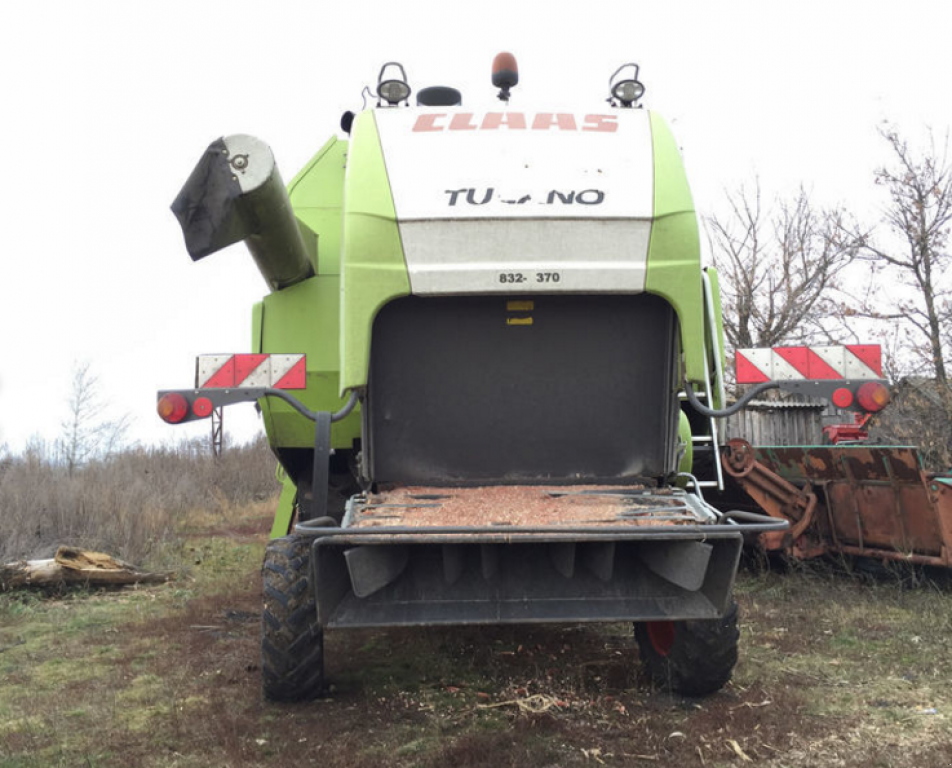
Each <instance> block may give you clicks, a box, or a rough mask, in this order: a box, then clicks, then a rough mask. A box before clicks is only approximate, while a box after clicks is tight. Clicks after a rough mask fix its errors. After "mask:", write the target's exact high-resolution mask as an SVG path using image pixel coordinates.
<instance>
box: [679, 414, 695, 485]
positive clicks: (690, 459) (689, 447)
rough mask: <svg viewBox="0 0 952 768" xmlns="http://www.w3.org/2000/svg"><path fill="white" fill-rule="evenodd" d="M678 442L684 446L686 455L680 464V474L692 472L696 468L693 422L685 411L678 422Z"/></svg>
mask: <svg viewBox="0 0 952 768" xmlns="http://www.w3.org/2000/svg"><path fill="white" fill-rule="evenodd" d="M678 441H679V442H680V443H682V444H683V445H684V455H683V456H682V457H681V463H680V464H678V472H690V471H691V468H692V467H693V466H694V442H693V441H692V440H691V422H690V421H689V420H688V417H687V414H686V413H685V412H684V411H681V413H680V421H678Z"/></svg>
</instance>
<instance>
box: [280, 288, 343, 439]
mask: <svg viewBox="0 0 952 768" xmlns="http://www.w3.org/2000/svg"><path fill="white" fill-rule="evenodd" d="M261 304H262V310H261V311H262V317H263V320H264V322H263V324H262V331H261V351H262V352H270V353H296V352H303V353H304V354H305V355H307V389H306V390H300V391H295V392H294V393H293V394H294V396H295V397H297V398H298V399H299V400H300V401H301V402H302V403H304V404H305V405H306V406H307V407H308V408H310V409H311V410H314V411H336V410H338V409H340V407H341V406H342V405H343V404H344V399H343V398H342V397H341V395H340V377H339V375H338V365H339V360H340V357H339V351H338V350H339V347H338V333H337V329H338V323H339V317H340V279H339V278H338V277H337V276H336V275H318V276H316V277H312V278H310V279H308V280H305V281H303V282H301V283H298V284H297V285H294V286H292V287H290V288H286V289H284V290H283V291H278V292H276V293H271V294H269V295H268V296H265V298H264V300H263V301H262V303H261ZM261 409H262V415H263V417H264V423H265V430H266V431H267V433H268V438H269V440H270V441H271V444H272V445H279V446H281V447H282V448H310V447H313V444H314V424H313V423H312V422H311V421H310V420H309V419H306V418H304V417H303V416H301V415H300V414H298V413H297V412H295V411H294V410H293V409H292V408H291V406H289V405H287V404H286V403H283V402H281V401H280V400H272V399H268V400H266V401H263V402H262V403H261ZM359 436H360V418H359V416H358V415H357V413H354V414H351V415H350V416H349V417H348V418H346V419H344V420H343V421H341V422H338V423H336V424H334V426H333V427H332V428H331V445H332V446H333V447H335V448H350V447H351V445H352V444H353V441H354V440H355V439H357V438H358V437H359Z"/></svg>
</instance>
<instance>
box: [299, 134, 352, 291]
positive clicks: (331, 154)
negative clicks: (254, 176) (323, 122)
mask: <svg viewBox="0 0 952 768" xmlns="http://www.w3.org/2000/svg"><path fill="white" fill-rule="evenodd" d="M347 147H348V142H346V141H340V140H338V139H337V138H331V139H330V140H329V141H328V142H327V143H326V144H325V145H324V146H323V147H321V149H320V150H318V152H317V154H316V155H314V157H313V158H311V160H310V162H308V164H307V165H306V166H304V168H303V169H301V171H300V172H299V173H298V174H297V176H295V177H294V179H292V181H291V183H290V184H289V185H288V196H289V197H290V199H291V205H292V206H293V207H294V213H295V214H296V215H297V217H298V220H299V221H301V222H302V223H303V224H304V225H305V227H306V228H307V229H308V230H309V231H311V232H312V233H313V235H314V237H312V238H310V239H309V238H307V237H305V242H308V244H309V245H312V244H313V243H314V242H316V246H317V260H316V265H315V266H316V270H317V273H318V274H321V275H336V274H339V272H340V240H341V211H342V209H343V205H344V172H345V166H346V163H347ZM309 240H310V242H309Z"/></svg>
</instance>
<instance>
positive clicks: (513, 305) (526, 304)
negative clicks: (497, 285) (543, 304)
mask: <svg viewBox="0 0 952 768" xmlns="http://www.w3.org/2000/svg"><path fill="white" fill-rule="evenodd" d="M506 309H507V310H508V311H509V312H531V311H532V310H533V309H535V302H534V301H527V300H525V299H523V300H522V301H507V302H506Z"/></svg>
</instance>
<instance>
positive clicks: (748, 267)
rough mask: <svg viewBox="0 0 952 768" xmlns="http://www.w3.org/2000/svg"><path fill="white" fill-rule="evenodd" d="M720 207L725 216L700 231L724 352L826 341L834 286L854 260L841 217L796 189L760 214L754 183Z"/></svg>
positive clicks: (834, 310) (831, 329)
mask: <svg viewBox="0 0 952 768" xmlns="http://www.w3.org/2000/svg"><path fill="white" fill-rule="evenodd" d="M727 201H728V204H729V213H728V214H726V215H715V216H711V217H709V218H708V219H707V229H708V236H709V239H710V245H711V254H712V258H713V261H714V266H715V267H717V269H718V272H719V274H720V276H721V283H722V285H721V296H722V301H723V308H724V332H725V334H726V336H727V341H728V344H729V346H732V347H733V348H734V349H744V348H750V347H772V346H775V345H777V344H783V343H789V342H802V343H807V342H812V341H816V340H824V341H831V340H832V337H833V336H834V335H836V332H837V330H836V326H835V324H834V323H832V322H831V318H835V317H837V316H838V315H839V312H838V301H837V299H838V294H837V291H838V288H839V284H838V280H839V278H840V276H841V273H842V272H843V270H844V269H845V268H846V267H847V266H848V265H849V264H851V263H852V262H853V261H854V259H855V258H856V255H857V248H856V245H857V244H856V240H855V238H854V237H853V236H851V235H850V233H849V230H848V229H847V228H846V221H845V219H846V215H845V213H844V212H843V211H842V210H841V209H838V208H833V209H822V208H818V207H816V206H815V205H814V204H813V203H812V201H811V200H810V197H809V195H808V193H807V192H806V190H804V189H802V188H801V189H800V190H799V192H798V194H797V195H796V196H795V197H793V198H791V199H789V200H778V201H777V202H776V203H775V204H774V206H772V208H771V210H769V211H765V210H764V206H763V200H762V195H761V191H760V185H759V183H757V184H756V185H755V188H754V190H753V192H751V191H749V190H748V189H745V188H743V187H742V188H741V189H739V190H738V191H737V192H735V193H733V194H728V195H727Z"/></svg>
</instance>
